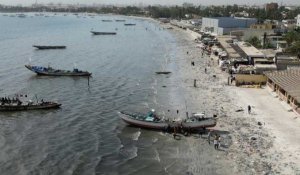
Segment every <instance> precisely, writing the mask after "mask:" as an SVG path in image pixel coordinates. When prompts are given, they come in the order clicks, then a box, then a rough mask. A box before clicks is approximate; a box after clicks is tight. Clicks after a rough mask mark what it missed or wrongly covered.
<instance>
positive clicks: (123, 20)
mask: <svg viewBox="0 0 300 175" xmlns="http://www.w3.org/2000/svg"><path fill="white" fill-rule="evenodd" d="M115 21H116V22H125V21H126V20H125V19H116V20H115Z"/></svg>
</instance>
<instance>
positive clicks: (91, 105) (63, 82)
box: [0, 14, 184, 174]
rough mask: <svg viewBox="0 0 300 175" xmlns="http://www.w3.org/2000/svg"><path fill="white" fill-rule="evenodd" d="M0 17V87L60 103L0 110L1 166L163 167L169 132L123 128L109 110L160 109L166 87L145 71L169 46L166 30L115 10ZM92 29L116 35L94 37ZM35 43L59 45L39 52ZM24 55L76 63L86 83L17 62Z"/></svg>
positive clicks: (158, 64) (164, 58)
mask: <svg viewBox="0 0 300 175" xmlns="http://www.w3.org/2000/svg"><path fill="white" fill-rule="evenodd" d="M52 15H53V14H50V16H52ZM30 16H33V17H30ZM102 19H126V20H127V22H133V23H136V24H137V25H136V26H124V25H123V23H122V22H114V21H113V22H102V21H101V20H102ZM0 25H1V26H0V62H1V63H0V94H1V96H8V95H10V96H13V95H14V94H29V95H30V97H31V99H33V100H36V97H37V98H38V99H44V100H55V101H58V102H60V103H62V107H61V109H57V110H48V111H25V112H9V113H3V112H2V113H0V125H1V127H0V172H1V174H141V172H142V173H143V174H154V173H155V174H168V170H167V169H166V167H168V166H164V165H163V163H161V161H160V157H161V156H162V155H163V156H164V157H165V158H167V157H169V156H170V155H171V154H169V151H171V152H172V151H174V150H172V149H171V148H170V150H168V149H162V150H163V151H161V150H160V147H164V144H166V143H168V141H167V140H168V139H170V137H169V136H168V135H164V134H162V133H159V132H158V133H157V132H153V131H147V130H140V129H138V128H133V127H128V126H127V125H126V124H125V123H124V122H122V121H121V120H120V119H119V117H118V116H117V111H119V110H134V111H143V112H145V111H146V110H149V109H150V108H156V109H158V110H160V112H163V111H164V110H166V107H164V104H165V102H167V101H168V93H169V92H168V90H164V88H162V87H160V85H161V83H158V82H163V81H165V80H164V78H161V77H159V76H157V75H155V73H154V72H155V71H160V70H163V69H165V67H164V66H165V65H166V64H167V62H168V59H170V58H171V57H172V56H174V55H176V54H177V50H176V42H175V39H174V38H173V37H172V35H171V34H170V33H168V32H167V31H166V30H162V29H160V28H159V26H158V25H157V24H155V23H153V22H149V21H146V20H141V19H133V18H127V17H122V16H96V17H95V18H90V17H85V18H84V17H82V16H81V17H76V16H74V15H69V16H62V15H57V16H54V17H48V18H46V17H42V16H34V15H33V14H28V16H27V17H26V18H17V17H6V16H2V15H0ZM92 28H93V30H96V31H116V32H117V35H115V36H93V35H91V34H90V32H89V31H90V30H91V29H92ZM34 44H36V45H66V46H67V49H64V50H42V51H40V50H36V49H34V48H33V47H32V45H34ZM28 63H31V64H32V65H39V66H48V65H50V66H52V67H54V68H59V69H69V70H71V69H73V67H74V65H76V67H78V68H79V69H82V70H88V71H90V72H92V74H93V75H92V78H91V79H90V85H89V86H88V79H87V78H84V77H76V78H71V77H39V76H36V75H35V74H34V73H32V72H30V71H29V70H27V69H26V68H25V67H24V65H25V64H28ZM170 66H171V67H170V69H173V68H172V65H170ZM173 67H174V65H173ZM175 67H176V66H175ZM165 78H167V77H165ZM158 86H159V87H158ZM169 106H170V104H169ZM174 149H175V148H174ZM161 154H162V155H161ZM169 158H170V160H173V159H172V157H169ZM169 163H170V166H172V161H170V162H169ZM174 164H175V163H174ZM179 168H182V167H179ZM172 169H173V170H174V172H173V173H172V174H174V173H175V172H178V174H182V172H181V171H176V168H172ZM183 169H184V168H183ZM175 174H176V173H175Z"/></svg>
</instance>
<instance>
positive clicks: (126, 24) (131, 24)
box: [124, 23, 136, 26]
mask: <svg viewBox="0 0 300 175" xmlns="http://www.w3.org/2000/svg"><path fill="white" fill-rule="evenodd" d="M124 25H125V26H135V25H136V24H134V23H125V24H124Z"/></svg>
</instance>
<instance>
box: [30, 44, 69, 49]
mask: <svg viewBox="0 0 300 175" xmlns="http://www.w3.org/2000/svg"><path fill="white" fill-rule="evenodd" d="M32 47H35V48H37V49H40V50H45V49H65V48H67V46H40V45H33V46H32Z"/></svg>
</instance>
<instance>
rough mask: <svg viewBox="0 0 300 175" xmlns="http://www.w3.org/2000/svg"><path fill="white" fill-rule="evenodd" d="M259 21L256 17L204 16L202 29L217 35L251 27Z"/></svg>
mask: <svg viewBox="0 0 300 175" xmlns="http://www.w3.org/2000/svg"><path fill="white" fill-rule="evenodd" d="M255 23H257V19H255V18H233V17H217V18H202V28H201V29H202V31H204V32H210V33H212V34H215V35H225V34H229V33H230V32H231V31H233V30H237V29H244V28H249V27H250V25H251V24H255Z"/></svg>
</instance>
